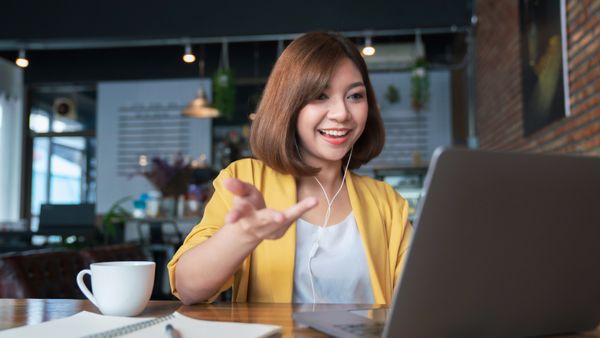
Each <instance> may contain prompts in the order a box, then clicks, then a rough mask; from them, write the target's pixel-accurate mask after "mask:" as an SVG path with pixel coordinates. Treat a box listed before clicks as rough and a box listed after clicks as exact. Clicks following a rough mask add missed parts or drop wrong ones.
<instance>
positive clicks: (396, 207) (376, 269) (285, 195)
mask: <svg viewBox="0 0 600 338" xmlns="http://www.w3.org/2000/svg"><path fill="white" fill-rule="evenodd" d="M227 177H235V178H238V179H240V180H242V181H244V182H248V183H250V184H252V185H254V186H255V187H256V188H257V189H258V190H259V191H261V192H262V194H263V196H264V199H265V203H266V205H267V207H268V208H273V209H276V210H284V209H287V208H289V207H290V206H292V205H293V204H294V203H296V202H297V201H296V180H295V178H294V177H293V176H291V175H286V174H281V173H279V172H276V171H275V170H273V169H271V168H270V167H268V166H266V165H265V164H264V163H263V162H261V161H259V160H254V159H243V160H240V161H236V162H234V163H232V164H231V165H229V166H228V167H227V168H225V169H223V170H222V171H221V173H220V174H219V176H218V177H217V178H216V179H215V181H214V183H213V184H214V187H215V193H214V195H213V197H212V198H211V199H210V201H209V202H208V204H207V205H206V209H205V211H204V216H203V217H202V221H201V222H200V223H199V224H198V225H196V226H195V227H194V228H193V229H192V231H191V232H190V233H189V235H188V236H187V237H186V239H185V241H184V243H183V245H182V246H181V247H180V248H179V250H177V252H176V253H175V255H174V256H173V258H172V259H171V261H170V262H169V264H168V270H169V280H170V283H171V291H172V292H173V294H174V295H175V296H178V294H177V290H176V288H175V267H176V266H177V261H178V260H179V257H181V255H182V254H183V253H184V252H186V251H187V250H189V249H190V248H192V247H194V246H196V245H198V244H200V243H202V242H203V241H205V240H206V239H208V238H209V237H210V236H212V235H213V234H214V233H216V232H217V231H218V230H219V229H220V228H221V227H222V226H223V224H224V219H225V215H226V214H227V212H228V211H229V209H230V207H231V204H232V200H233V194H231V193H230V192H229V191H228V190H227V189H225V188H224V187H223V185H222V181H223V179H224V178H227ZM346 183H347V189H348V194H349V196H350V204H351V205H352V212H353V213H354V217H355V218H356V224H357V225H358V230H359V232H360V235H361V237H362V240H363V244H364V248H365V253H366V256H367V263H368V266H369V276H370V278H371V286H372V289H373V299H374V301H375V303H376V304H388V303H390V302H391V300H392V295H393V291H394V287H395V285H396V284H397V283H398V280H399V275H400V271H401V270H402V267H403V262H404V258H405V252H406V251H407V248H408V245H409V243H410V239H411V236H412V226H411V225H410V223H409V222H408V203H407V202H406V200H404V199H403V198H402V197H401V196H400V195H399V194H398V193H397V192H396V191H395V190H394V189H393V188H392V187H391V186H390V185H389V184H387V183H384V182H381V181H378V180H375V179H372V178H370V177H366V176H359V175H356V174H354V173H349V174H348V175H347V177H346ZM295 254H296V224H295V223H294V224H292V225H291V226H290V228H289V230H288V231H287V232H286V233H285V235H284V236H283V237H281V238H280V239H277V240H265V241H263V242H262V243H261V244H259V245H258V246H257V247H256V249H255V250H254V251H253V252H252V254H251V255H249V256H248V257H247V258H246V259H245V260H244V262H243V263H242V265H241V266H240V268H239V270H238V271H237V272H236V273H235V275H234V276H232V277H231V278H230V279H229V280H228V281H227V283H226V284H225V285H223V288H222V289H221V291H224V290H227V289H228V288H229V287H231V286H232V285H233V301H234V302H271V303H291V302H292V292H293V287H294V259H295ZM221 291H220V292H221ZM216 296H217V295H215V296H214V297H213V298H212V299H214V298H216Z"/></svg>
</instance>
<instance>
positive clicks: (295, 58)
mask: <svg viewBox="0 0 600 338" xmlns="http://www.w3.org/2000/svg"><path fill="white" fill-rule="evenodd" d="M343 58H349V59H350V60H351V61H352V62H353V63H354V65H355V66H356V67H357V68H358V70H359V71H360V73H361V75H362V80H363V82H364V84H365V87H366V92H367V102H368V116H367V121H366V125H365V129H364V131H363V133H362V134H361V136H360V138H359V139H358V140H357V141H356V143H355V144H354V150H353V152H352V159H351V161H350V166H349V167H350V169H355V168H359V167H360V166H361V165H363V164H365V163H367V162H368V161H370V160H371V159H372V158H374V157H375V156H377V155H379V153H380V152H381V150H382V149H383V144H384V143H385V131H384V128H383V122H382V121H381V115H380V114H379V108H378V106H377V101H376V98H375V92H374V91H373V87H372V85H371V81H370V80H369V75H368V73H367V66H366V64H365V61H364V59H363V57H362V56H361V55H360V52H359V51H358V49H357V48H356V46H355V45H354V44H353V43H352V41H350V40H349V39H347V38H345V37H343V36H341V35H339V34H336V33H326V32H312V33H307V34H304V35H302V36H301V37H299V38H297V39H296V40H294V41H292V43H290V45H289V46H288V47H287V48H286V49H285V50H284V51H283V53H282V54H281V56H280V57H279V59H278V60H277V62H276V63H275V66H274V67H273V71H272V72H271V75H270V76H269V80H268V81H267V85H266V87H265V90H264V92H263V95H262V98H261V100H260V103H259V105H258V109H257V111H256V117H255V119H254V121H253V123H252V129H251V133H250V147H251V149H252V153H253V155H254V156H255V157H256V158H257V159H259V160H261V161H263V162H264V163H265V164H266V165H268V166H270V167H271V168H273V169H275V170H277V171H279V172H282V173H285V174H292V175H294V176H296V177H299V176H308V175H315V174H316V173H317V172H319V168H314V167H311V166H309V165H307V164H305V163H303V161H302V159H301V158H300V155H299V154H298V151H297V143H296V142H297V141H296V138H297V133H296V123H297V120H298V113H299V112H300V110H301V109H302V108H303V107H304V106H305V105H306V104H307V103H308V102H309V101H310V100H313V99H315V98H317V97H318V96H319V95H320V94H321V93H322V92H323V91H324V90H325V87H326V86H327V83H328V82H329V80H330V78H331V76H332V74H333V71H334V70H335V66H336V65H337V64H338V63H339V62H340V60H342V59H343ZM346 156H348V155H346ZM344 159H345V160H346V159H347V157H344Z"/></svg>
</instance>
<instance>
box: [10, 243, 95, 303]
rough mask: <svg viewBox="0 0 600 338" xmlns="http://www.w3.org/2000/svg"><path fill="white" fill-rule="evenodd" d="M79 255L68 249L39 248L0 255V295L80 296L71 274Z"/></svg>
mask: <svg viewBox="0 0 600 338" xmlns="http://www.w3.org/2000/svg"><path fill="white" fill-rule="evenodd" d="M83 267H84V263H83V259H82V257H81V256H80V255H79V254H78V253H77V252H76V251H72V250H65V249H43V250H33V251H25V252H20V253H6V254H2V255H0V298H84V297H83V294H82V293H81V291H79V288H78V287H77V283H76V281H75V277H76V276H77V273H78V272H79V271H80V270H81V269H83Z"/></svg>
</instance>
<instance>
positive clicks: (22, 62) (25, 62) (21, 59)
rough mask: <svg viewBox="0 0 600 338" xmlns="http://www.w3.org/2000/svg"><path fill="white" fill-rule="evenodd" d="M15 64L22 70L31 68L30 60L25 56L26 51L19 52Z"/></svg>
mask: <svg viewBox="0 0 600 338" xmlns="http://www.w3.org/2000/svg"><path fill="white" fill-rule="evenodd" d="M15 63H16V64H17V66H19V67H21V68H27V66H29V60H27V57H26V56H25V50H24V49H21V50H19V57H18V58H17V59H16V60H15Z"/></svg>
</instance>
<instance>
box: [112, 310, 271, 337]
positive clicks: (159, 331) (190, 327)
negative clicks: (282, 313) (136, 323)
mask: <svg viewBox="0 0 600 338" xmlns="http://www.w3.org/2000/svg"><path fill="white" fill-rule="evenodd" d="M174 316H175V318H174V319H171V320H165V321H164V322H161V323H159V324H157V325H155V326H152V327H148V328H145V329H142V330H139V331H136V332H133V333H130V334H128V335H126V336H124V337H127V338H147V337H163V336H165V326H166V325H167V324H171V325H173V327H174V328H175V330H177V333H178V334H179V335H178V337H181V338H187V337H219V338H259V337H269V336H271V335H274V334H276V333H279V332H281V327H280V326H277V325H266V324H247V323H234V322H217V321H207V320H199V319H194V318H190V317H187V316H184V315H182V314H180V313H179V312H175V313H174Z"/></svg>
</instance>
